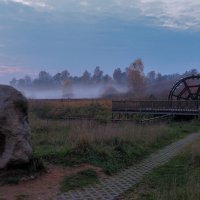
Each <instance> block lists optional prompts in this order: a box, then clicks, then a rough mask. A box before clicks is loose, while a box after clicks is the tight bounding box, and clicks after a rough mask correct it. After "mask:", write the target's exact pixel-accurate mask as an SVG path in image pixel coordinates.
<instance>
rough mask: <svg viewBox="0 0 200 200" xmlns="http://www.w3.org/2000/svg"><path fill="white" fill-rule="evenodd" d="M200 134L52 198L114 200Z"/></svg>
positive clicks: (62, 199)
mask: <svg viewBox="0 0 200 200" xmlns="http://www.w3.org/2000/svg"><path fill="white" fill-rule="evenodd" d="M199 136H200V133H193V134H190V135H188V136H187V137H185V138H183V139H181V140H179V141H177V142H174V143H172V144H170V145H168V146H166V147H165V148H163V149H161V150H158V151H157V152H155V153H153V154H151V155H150V156H149V157H147V158H146V159H144V160H142V161H141V162H139V163H137V164H135V165H133V166H131V167H129V168H127V169H125V170H124V171H122V172H120V173H118V174H116V175H114V176H112V177H110V178H106V179H101V180H100V181H99V183H98V184H94V185H90V186H88V187H85V188H83V189H77V190H73V191H69V192H66V193H62V194H60V195H58V196H54V197H52V200H113V199H115V198H116V197H118V196H119V195H120V194H122V193H124V192H125V191H126V190H128V189H130V188H131V187H133V186H134V185H136V184H137V183H138V182H139V181H140V180H141V179H142V178H143V177H144V176H145V175H146V174H148V173H149V172H150V171H151V170H152V169H154V168H156V167H159V166H161V165H163V164H165V163H167V162H168V161H169V160H170V159H171V158H173V157H175V156H176V155H177V154H178V153H179V152H180V151H181V150H182V149H183V148H184V147H185V146H186V145H188V144H189V143H190V142H192V141H194V140H195V139H196V138H197V137H199Z"/></svg>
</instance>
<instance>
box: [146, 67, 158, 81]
mask: <svg viewBox="0 0 200 200" xmlns="http://www.w3.org/2000/svg"><path fill="white" fill-rule="evenodd" d="M147 79H148V81H149V82H150V83H152V82H154V81H155V80H156V72H155V71H154V70H152V71H150V72H149V73H148V74H147Z"/></svg>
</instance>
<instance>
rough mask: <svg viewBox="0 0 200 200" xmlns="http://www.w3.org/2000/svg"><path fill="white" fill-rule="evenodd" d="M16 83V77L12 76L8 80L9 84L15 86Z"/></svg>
mask: <svg viewBox="0 0 200 200" xmlns="http://www.w3.org/2000/svg"><path fill="white" fill-rule="evenodd" d="M16 84H17V79H16V78H13V79H12V80H11V81H10V85H11V86H13V87H14V86H16Z"/></svg>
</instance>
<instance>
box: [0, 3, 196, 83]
mask: <svg viewBox="0 0 200 200" xmlns="http://www.w3.org/2000/svg"><path fill="white" fill-rule="evenodd" d="M199 52H200V0H0V80H1V83H6V82H8V81H9V80H11V78H12V77H17V78H19V77H23V76H25V75H26V74H29V75H31V76H34V75H36V74H38V72H39V71H41V70H46V71H48V72H50V73H51V74H55V73H56V72H61V71H62V70H65V69H67V70H68V71H69V72H70V73H71V74H72V75H81V74H82V73H83V71H84V70H85V69H88V70H89V71H90V72H93V70H94V68H95V66H100V67H101V69H102V70H103V71H105V72H106V73H109V74H110V75H111V74H112V72H113V70H114V69H115V68H116V67H121V68H122V69H125V67H127V66H129V64H130V63H131V62H133V61H134V60H135V59H137V58H141V59H142V60H143V62H144V65H145V72H146V73H147V72H148V71H151V70H155V71H157V72H161V73H167V74H169V73H176V72H177V73H182V72H184V71H186V70H190V69H192V68H197V69H198V70H200V54H199Z"/></svg>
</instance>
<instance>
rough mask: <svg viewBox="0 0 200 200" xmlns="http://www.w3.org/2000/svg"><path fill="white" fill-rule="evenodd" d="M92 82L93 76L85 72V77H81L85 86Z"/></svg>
mask: <svg viewBox="0 0 200 200" xmlns="http://www.w3.org/2000/svg"><path fill="white" fill-rule="evenodd" d="M90 80H91V74H90V73H89V72H88V71H87V70H85V71H84V72H83V75H82V76H81V81H82V82H83V83H85V84H88V83H89V82H90Z"/></svg>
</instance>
